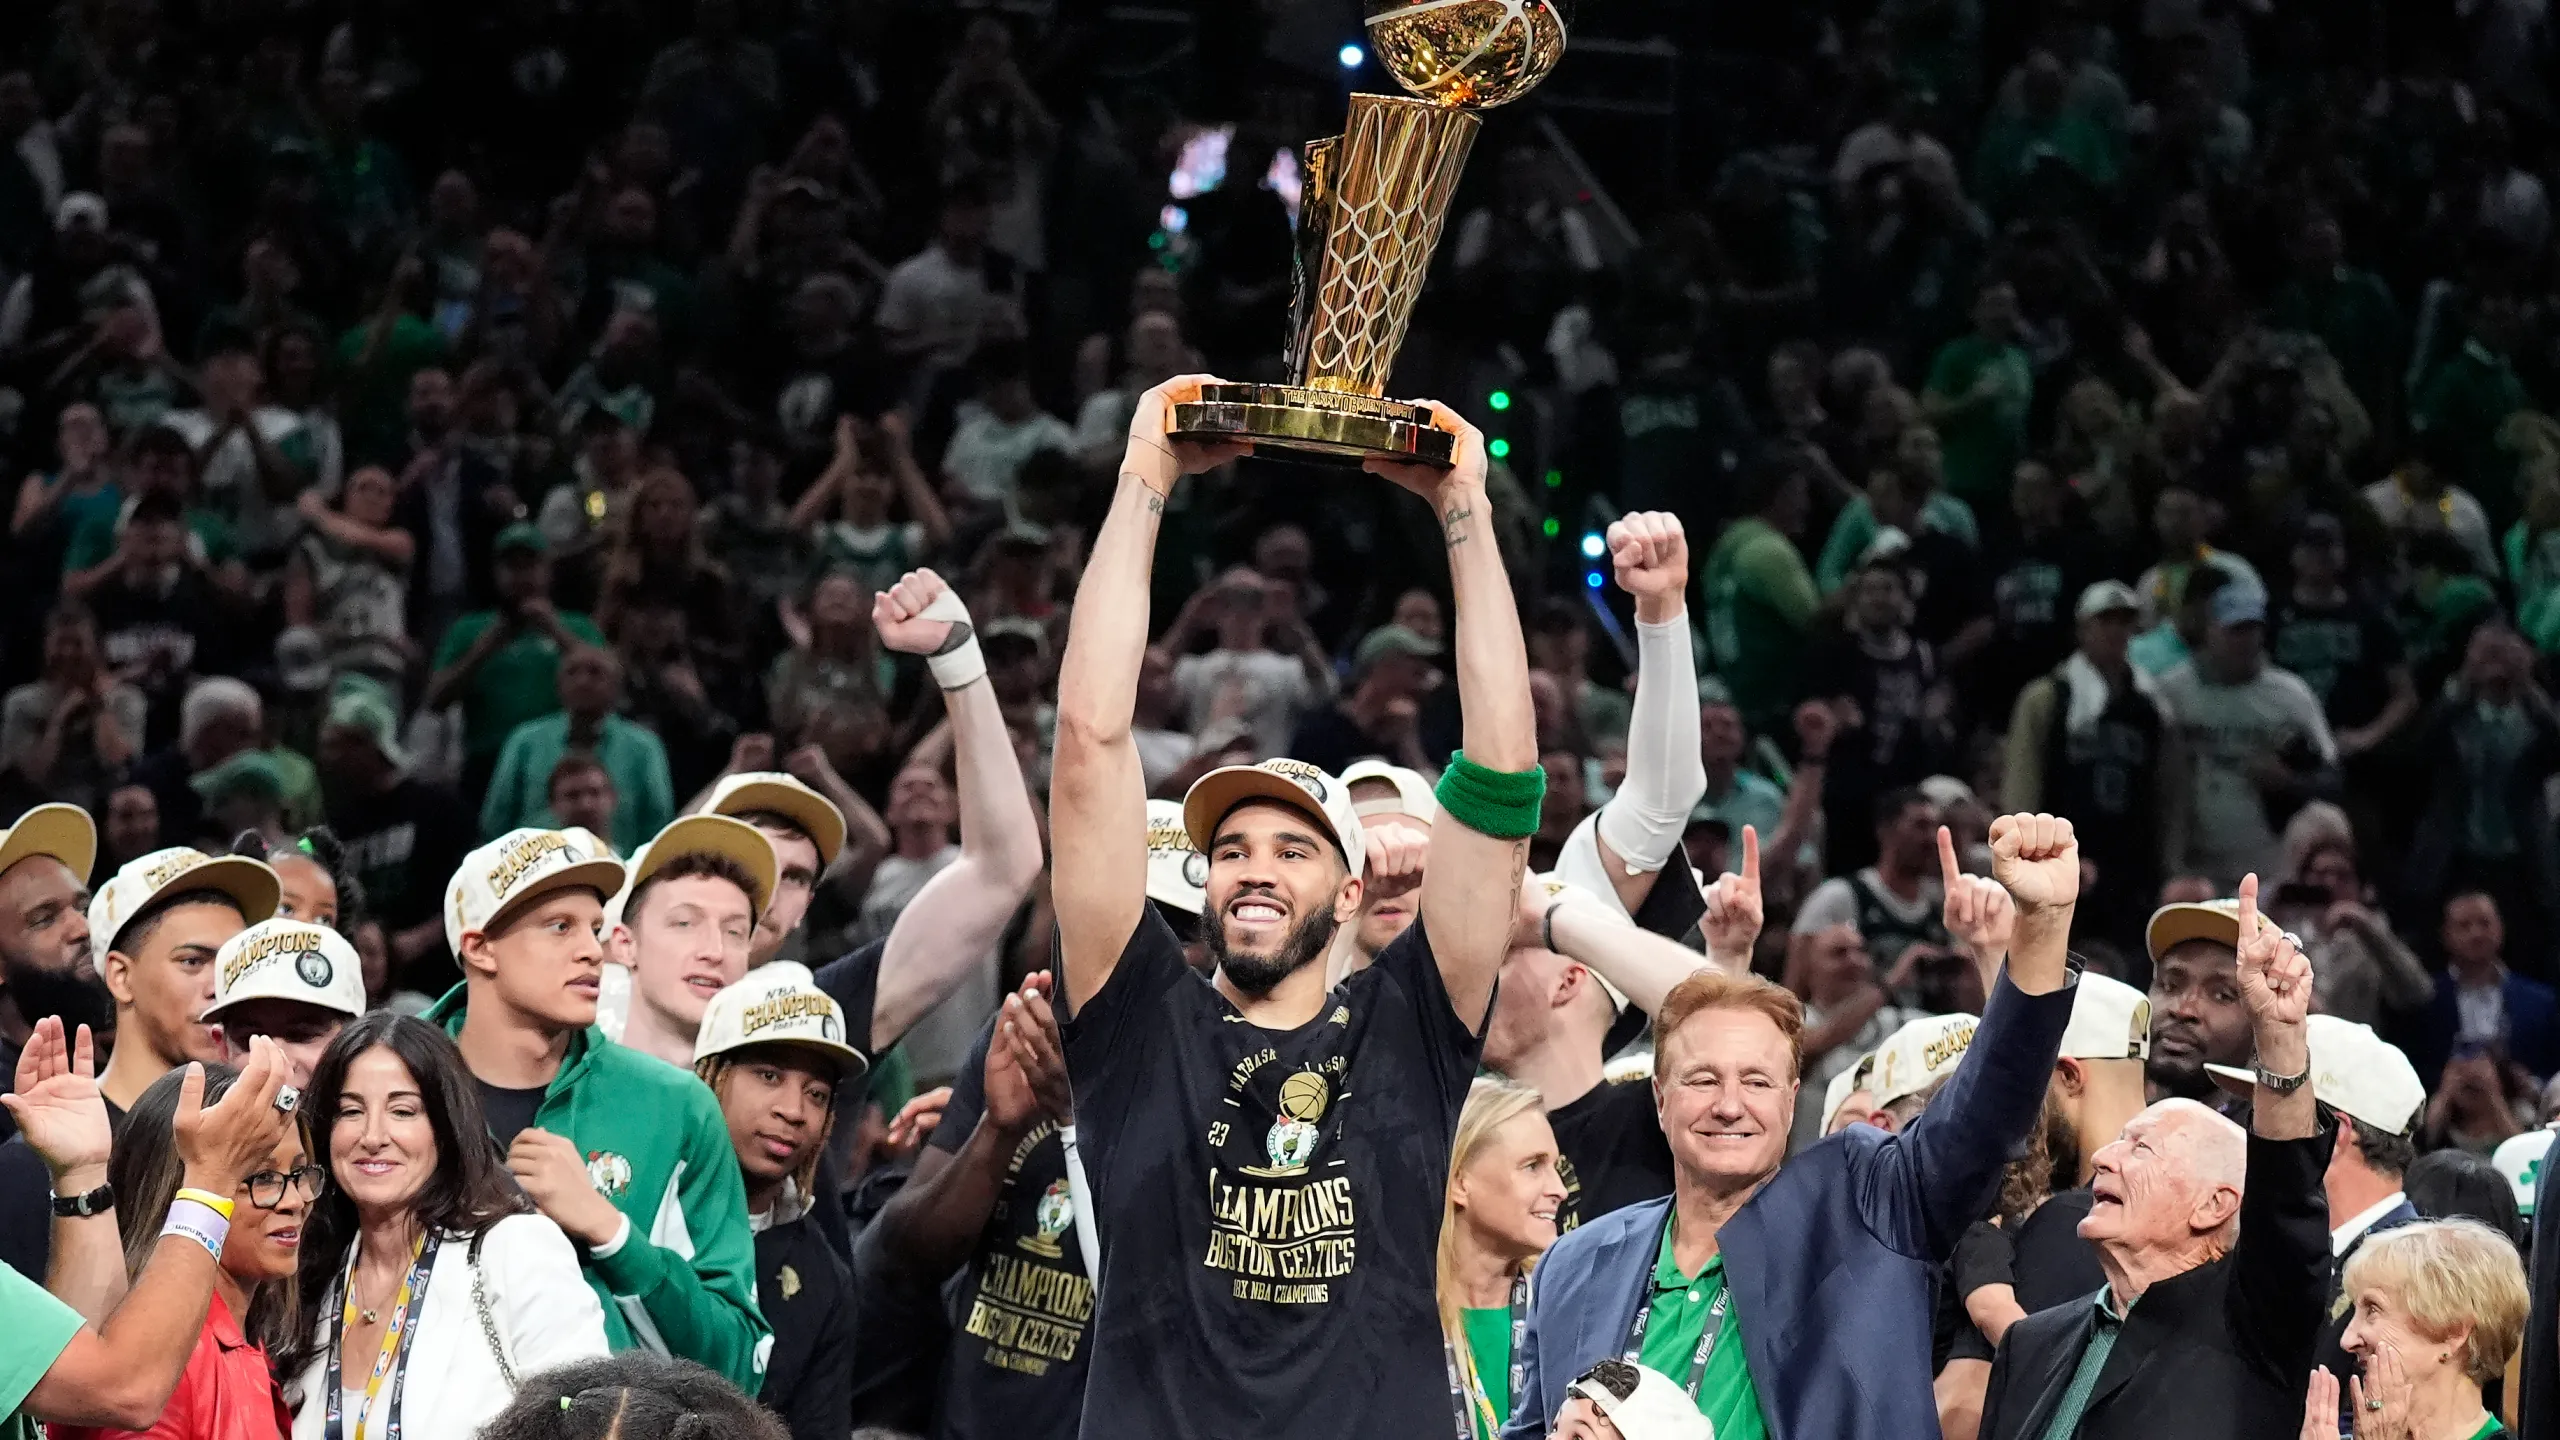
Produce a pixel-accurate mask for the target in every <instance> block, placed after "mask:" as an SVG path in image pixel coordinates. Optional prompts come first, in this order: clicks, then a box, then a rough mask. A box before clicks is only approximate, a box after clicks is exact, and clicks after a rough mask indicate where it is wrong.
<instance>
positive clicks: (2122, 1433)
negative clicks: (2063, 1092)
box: [1980, 875, 2334, 1440]
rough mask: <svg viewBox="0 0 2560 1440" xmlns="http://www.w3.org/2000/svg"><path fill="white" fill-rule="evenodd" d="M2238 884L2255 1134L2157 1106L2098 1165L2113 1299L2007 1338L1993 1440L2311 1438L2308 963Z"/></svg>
mask: <svg viewBox="0 0 2560 1440" xmlns="http://www.w3.org/2000/svg"><path fill="white" fill-rule="evenodd" d="M2257 897H2258V881H2257V877H2256V876H2254V875H2253V876H2250V877H2249V878H2248V879H2247V880H2244V881H2243V882H2241V886H2240V903H2239V907H2238V917H2237V918H2238V922H2239V923H2238V931H2239V936H2238V942H2239V943H2238V945H2237V947H2236V949H2237V969H2238V974H2239V983H2240V993H2241V998H2242V999H2243V1001H2245V1002H2246V1004H2247V1006H2248V1010H2249V1019H2250V1027H2251V1030H2252V1031H2253V1032H2254V1035H2255V1038H2256V1041H2257V1062H2256V1067H2255V1072H2254V1073H2255V1076H2256V1080H2257V1087H2256V1093H2255V1096H2254V1109H2253V1111H2252V1115H2253V1121H2254V1128H2253V1130H2252V1131H2249V1132H2245V1133H2244V1132H2243V1131H2242V1130H2241V1129H2240V1127H2239V1126H2237V1125H2234V1124H2232V1123H2231V1122H2230V1121H2229V1120H2226V1119H2224V1118H2223V1117H2222V1116H2220V1115H2218V1114H2216V1113H2214V1112H2213V1111H2212V1110H2211V1109H2208V1108H2207V1107H2205V1106H2204V1105H2201V1104H2199V1103H2197V1102H2196V1101H2194V1100H2188V1099H2174V1098H2173V1099H2167V1100H2162V1101H2159V1102H2158V1103H2156V1104H2154V1105H2152V1106H2150V1107H2149V1108H2148V1109H2145V1110H2143V1111H2142V1112H2140V1113H2139V1114H2137V1115H2135V1116H2134V1117H2133V1118H2132V1119H2131V1120H2129V1121H2127V1122H2125V1127H2124V1130H2123V1133H2122V1134H2120V1135H2118V1136H2117V1137H2116V1139H2115V1140H2114V1142H2113V1143H2111V1144H2109V1145H2107V1146H2105V1147H2104V1148H2103V1149H2101V1150H2099V1151H2098V1153H2097V1156H2096V1158H2095V1169H2096V1173H2095V1174H2094V1175H2093V1176H2092V1178H2091V1180H2090V1186H2089V1188H2090V1191H2091V1196H2092V1198H2091V1202H2090V1206H2089V1216H2088V1218H2087V1219H2085V1220H2083V1221H2081V1222H2080V1235H2081V1237H2082V1238H2083V1239H2086V1240H2087V1241H2089V1242H2090V1243H2091V1244H2092V1245H2093V1246H2094V1247H2096V1249H2097V1252H2098V1264H2099V1268H2100V1269H2101V1270H2102V1271H2103V1272H2104V1273H2105V1274H2106V1277H2107V1283H2106V1286H2105V1288H2103V1289H2101V1290H2100V1291H2098V1293H2097V1294H2095V1295H2093V1296H2089V1297H2086V1298H2084V1299H2081V1300H2075V1301H2072V1302H2070V1303H2068V1304H2064V1305H2058V1306H2055V1307H2054V1308H2053V1309H2050V1310H2044V1311H2039V1312H2038V1313H2036V1314H2034V1315H2030V1316H2028V1317H2027V1318H2026V1319H2024V1320H2021V1321H2019V1322H2018V1323H2017V1324H2015V1325H2013V1326H2011V1327H2010V1328H2009V1333H2008V1335H2007V1337H2006V1338H2005V1339H2004V1340H2003V1341H2002V1342H2001V1346H2000V1356H1999V1358H1998V1359H1997V1360H1995V1361H1994V1362H1993V1363H1992V1367H1991V1385H1990V1390H1989V1393H1988V1394H1987V1395H1986V1396H1985V1397H1984V1402H1983V1413H1982V1428H1981V1431H1980V1434H1981V1437H1982V1440H2050V1437H2057V1436H2065V1437H2076V1440H2118V1437H2127V1440H2130V1437H2137V1436H2138V1437H2143V1440H2151V1437H2156V1436H2159V1435H2176V1436H2178V1437H2179V1440H2225V1437H2228V1440H2244V1437H2247V1440H2255V1437H2264V1436H2270V1435H2291V1434H2294V1433H2296V1432H2297V1431H2298V1430H2299V1429H2300V1428H2301V1414H2302V1393H2303V1386H2304V1385H2305V1383H2306V1382H2307V1381H2308V1379H2309V1377H2310V1374H2311V1365H2312V1354H2313V1349H2314V1346H2315V1344H2316V1342H2317V1341H2318V1339H2319V1334H2320V1322H2321V1319H2322V1310H2323V1304H2322V1302H2323V1301H2324V1299H2325V1298H2326V1287H2327V1284H2328V1271H2329V1206H2328V1200H2327V1199H2326V1197H2325V1194H2324V1192H2323V1191H2322V1188H2321V1176H2322V1173H2323V1172H2324V1171H2326V1170H2327V1168H2328V1164H2329V1146H2330V1142H2331V1140H2332V1138H2333V1134H2334V1132H2332V1131H2331V1130H2329V1129H2327V1128H2326V1127H2324V1126H2323V1125H2322V1124H2321V1121H2320V1115H2319V1111H2318V1109H2317V1107H2316V1106H2315V1104H2314V1103H2313V1098H2312V1092H2311V1079H2310V1077H2311V1048H2310V1043H2309V1041H2308V1040H2307V1038H2306V1035H2305V1031H2306V1025H2305V1017H2306V1014H2307V1012H2308V1010H2309V1008H2310V1000H2311V965H2310V962H2308V961H2306V960H2305V959H2303V957H2302V947H2301V944H2300V942H2299V941H2297V940H2296V939H2295V938H2294V937H2293V936H2291V935H2289V934H2286V933H2284V932H2283V931H2281V930H2279V929H2277V928H2276V926H2275V925H2274V924H2273V923H2272V922H2270V921H2268V920H2267V919H2266V918H2265V917H2263V916H2262V915H2260V914H2259V913H2258V907H2257Z"/></svg>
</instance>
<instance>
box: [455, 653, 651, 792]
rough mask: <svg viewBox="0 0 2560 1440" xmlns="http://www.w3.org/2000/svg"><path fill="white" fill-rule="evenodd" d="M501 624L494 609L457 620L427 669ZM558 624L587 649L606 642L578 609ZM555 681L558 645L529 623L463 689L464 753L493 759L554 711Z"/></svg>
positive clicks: (458, 656) (557, 688)
mask: <svg viewBox="0 0 2560 1440" xmlns="http://www.w3.org/2000/svg"><path fill="white" fill-rule="evenodd" d="M499 623H501V622H500V620H499V617H498V612H497V611H495V610H474V611H472V612H471V613H470V614H468V615H464V616H462V617H460V618H459V619H457V620H455V621H454V622H453V624H452V625H450V626H448V627H446V629H445V632H444V642H443V643H442V644H440V645H438V646H436V658H435V660H434V662H433V663H432V664H431V665H430V666H429V667H428V668H429V670H430V671H431V672H432V671H435V670H442V669H444V668H445V667H447V666H449V665H452V664H453V663H454V662H456V661H458V660H460V659H461V658H462V657H463V656H464V655H467V654H469V653H470V651H471V647H472V646H473V645H475V644H477V643H478V642H479V639H480V637H481V635H482V634H483V633H485V632H486V631H487V630H488V628H489V627H490V626H492V625H496V624H499ZM560 626H561V628H562V629H564V630H567V631H568V632H569V633H570V634H572V635H575V636H577V637H578V638H579V639H581V640H583V641H585V642H586V643H588V644H590V645H602V644H603V643H604V632H603V631H601V630H598V629H597V628H596V622H594V621H593V620H590V619H588V618H587V617H586V616H584V615H581V614H579V613H577V612H576V611H573V610H564V611H562V612H560ZM559 680H560V644H559V642H558V641H556V640H554V639H552V638H551V637H550V636H549V635H546V634H544V633H543V632H542V631H541V630H539V629H537V628H535V627H533V626H530V625H528V626H525V627H524V628H522V629H521V630H518V631H517V632H516V637H515V638H514V639H512V640H510V641H508V642H507V643H506V644H504V645H501V646H499V647H498V650H497V653H496V654H494V655H491V656H490V657H489V658H488V659H487V660H485V661H483V662H481V665H480V668H479V669H478V670H477V671H475V672H473V674H472V676H471V679H470V680H469V681H468V682H466V683H465V684H464V685H463V687H462V748H463V750H464V751H465V752H466V753H468V754H470V755H473V756H483V755H495V754H497V753H498V748H499V747H500V746H502V745H504V744H506V743H507V737H508V736H509V735H511V734H514V733H515V728H516V727H517V726H519V725H521V724H523V723H524V722H526V721H527V720H539V719H541V718H542V717H543V716H545V715H548V714H551V713H552V712H553V711H556V710H558V709H559V708H560V685H559ZM652 833H655V832H652Z"/></svg>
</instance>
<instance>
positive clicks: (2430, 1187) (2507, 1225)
mask: <svg viewBox="0 0 2560 1440" xmlns="http://www.w3.org/2000/svg"><path fill="white" fill-rule="evenodd" d="M2400 1188H2401V1189H2402V1190H2404V1191H2406V1192H2408V1196H2409V1204H2410V1206H2411V1208H2413V1209H2415V1210H2416V1211H2417V1212H2418V1213H2419V1214H2421V1215H2423V1216H2425V1217H2427V1218H2428V1219H2430V1220H2462V1219H2469V1220H2477V1221H2479V1222H2480V1223H2481V1224H2483V1225H2486V1226H2488V1227H2489V1228H2490V1229H2492V1230H2495V1231H2497V1232H2498V1233H2499V1234H2501V1235H2504V1236H2506V1237H2507V1239H2508V1240H2510V1241H2512V1242H2514V1243H2515V1244H2516V1245H2517V1246H2518V1247H2521V1246H2522V1245H2523V1244H2524V1216H2523V1214H2522V1213H2521V1212H2519V1211H2518V1210H2517V1209H2516V1191H2515V1187H2514V1186H2513V1185H2510V1184H2508V1183H2507V1177H2506V1176H2504V1175H2501V1174H2499V1173H2498V1167H2497V1166H2496V1165H2494V1164H2491V1163H2490V1162H2489V1161H2487V1160H2485V1159H2482V1158H2481V1157H2480V1156H2478V1155H2475V1154H2473V1153H2471V1152H2470V1151H2468V1150H2438V1151H2436V1152H2434V1153H2433V1154H2429V1155H2421V1156H2419V1157H2418V1159H2417V1161H2416V1162H2415V1163H2413V1164H2412V1165H2410V1167H2409V1173H2408V1174H2407V1175H2405V1176H2403V1177H2402V1178H2401V1182H2400Z"/></svg>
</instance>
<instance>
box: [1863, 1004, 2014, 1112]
mask: <svg viewBox="0 0 2560 1440" xmlns="http://www.w3.org/2000/svg"><path fill="white" fill-rule="evenodd" d="M1981 1023H1982V1022H1981V1021H1980V1020H1979V1019H1977V1018H1975V1017H1974V1016H1971V1015H1962V1014H1958V1015H1929V1016H1924V1017H1922V1018H1921V1019H1918V1020H1913V1021H1910V1022H1909V1023H1907V1024H1905V1025H1904V1026H1903V1027H1902V1028H1901V1029H1899V1030H1896V1031H1894V1032H1893V1033H1892V1034H1890V1035H1888V1036H1886V1037H1885V1039H1884V1043H1883V1044H1881V1045H1879V1046H1877V1047H1876V1069H1875V1078H1874V1079H1873V1081H1872V1082H1871V1085H1870V1088H1872V1089H1873V1090H1874V1091H1875V1097H1876V1108H1877V1109H1879V1110H1881V1109H1883V1108H1884V1107H1886V1106H1887V1105H1890V1104H1892V1103H1893V1102H1894V1101H1896V1100H1901V1099H1905V1098H1907V1097H1909V1096H1913V1095H1917V1094H1919V1093H1920V1092H1921V1091H1923V1090H1926V1089H1928V1088H1929V1087H1930V1086H1931V1085H1933V1084H1936V1083H1937V1081H1938V1079H1939V1077H1940V1076H1944V1075H1950V1074H1953V1073H1954V1072H1955V1068H1956V1066H1957V1064H1958V1063H1959V1062H1961V1061H1962V1060H1963V1059H1964V1052H1965V1051H1967V1050H1968V1049H1971V1048H1972V1046H1973V1032H1974V1030H1975V1028H1976V1027H1978V1026H1980V1025H1981ZM1844 1098H1845V1097H1844Z"/></svg>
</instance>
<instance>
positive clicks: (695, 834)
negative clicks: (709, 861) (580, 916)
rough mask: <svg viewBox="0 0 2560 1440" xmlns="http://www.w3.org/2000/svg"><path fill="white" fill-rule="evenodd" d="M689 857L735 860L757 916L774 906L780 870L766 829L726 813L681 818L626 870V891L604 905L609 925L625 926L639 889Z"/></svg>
mask: <svg viewBox="0 0 2560 1440" xmlns="http://www.w3.org/2000/svg"><path fill="white" fill-rule="evenodd" d="M686 855H718V856H722V857H724V858H726V859H729V860H734V861H736V862H737V864H738V866H739V868H740V869H742V870H744V871H746V872H747V882H748V883H747V903H748V904H749V905H751V906H753V907H754V908H755V912H756V913H757V914H759V915H761V914H763V913H764V907H765V906H767V905H769V904H771V903H773V887H774V885H775V883H776V881H777V879H778V877H779V876H780V874H781V871H782V866H781V864H780V862H778V861H776V860H775V859H774V855H773V841H771V840H770V839H767V838H766V836H765V833H764V832H763V831H761V830H759V829H757V828H756V827H754V826H753V825H750V824H748V823H747V822H746V821H744V820H732V819H730V818H729V817H728V816H726V815H679V816H677V817H676V818H675V819H674V820H671V821H669V822H668V823H667V828H666V829H664V830H661V831H659V832H658V833H657V834H655V835H652V836H650V837H649V843H647V844H645V845H643V846H641V847H640V849H639V851H638V852H637V853H635V854H634V855H632V857H631V863H630V864H628V865H626V866H625V867H623V882H622V889H621V890H620V892H618V893H617V894H615V895H614V896H613V898H612V899H611V900H609V901H608V902H606V904H605V927H606V928H607V929H611V928H612V927H614V926H616V925H620V924H623V923H624V914H623V912H624V911H626V910H628V909H629V908H630V905H631V897H632V896H634V895H636V894H638V893H639V891H640V887H641V886H642V885H644V884H647V883H648V881H649V878H650V877H651V876H653V875H655V874H657V873H658V872H659V871H661V870H664V869H665V868H667V867H668V866H669V865H672V864H674V863H675V862H676V861H677V859H679V858H680V857H682V856H686Z"/></svg>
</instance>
